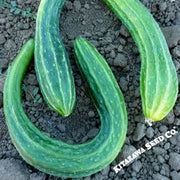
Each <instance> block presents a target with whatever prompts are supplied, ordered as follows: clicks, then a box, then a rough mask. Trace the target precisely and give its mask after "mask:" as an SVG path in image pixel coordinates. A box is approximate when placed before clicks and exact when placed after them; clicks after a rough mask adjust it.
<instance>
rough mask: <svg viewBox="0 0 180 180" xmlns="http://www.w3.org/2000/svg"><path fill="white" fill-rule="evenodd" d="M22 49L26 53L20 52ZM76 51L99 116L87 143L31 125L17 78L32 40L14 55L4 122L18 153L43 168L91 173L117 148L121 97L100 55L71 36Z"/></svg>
mask: <svg viewBox="0 0 180 180" xmlns="http://www.w3.org/2000/svg"><path fill="white" fill-rule="evenodd" d="M27 51H28V52H29V53H28V55H26V54H25V53H24V52H27ZM75 52H76V55H77V57H78V59H77V62H78V64H79V66H80V68H81V71H82V72H83V73H84V77H85V78H86V80H87V83H88V84H89V87H90V90H91V93H92V94H91V95H92V97H93V99H94V102H95V105H96V108H97V110H98V112H99V115H100V119H101V129H100V132H99V133H98V135H97V136H96V137H95V138H94V139H93V140H91V141H90V142H88V143H84V144H77V145H71V144H67V143H65V142H62V141H58V140H55V139H52V138H50V137H48V136H47V135H46V134H45V133H43V132H41V131H40V130H39V129H38V128H37V127H35V126H34V124H33V123H32V122H31V121H30V120H29V118H28V117H27V115H26V114H25V112H24V110H23V107H22V102H21V84H22V79H23V76H24V72H25V70H26V69H27V65H28V64H29V62H30V58H31V56H32V55H33V45H32V44H31V46H29V44H27V45H25V47H24V48H23V50H22V51H21V52H20V54H19V55H18V56H17V58H16V59H15V60H14V62H13V64H12V66H11V68H10V70H9V71H8V75H7V78H6V81H5V86H4V112H5V117H6V123H7V125H8V130H9V133H10V136H11V139H12V141H13V144H14V145H15V147H16V149H17V150H18V152H19V153H20V155H21V156H22V157H23V159H24V160H25V161H26V162H28V163H29V164H30V165H32V166H34V167H35V168H37V169H39V170H41V171H43V172H45V173H49V174H52V175H55V176H60V177H71V178H72V177H73V178H74V177H84V176H88V175H91V174H93V173H96V172H97V171H99V170H101V169H103V168H105V167H106V166H107V165H108V164H109V163H111V162H112V161H113V160H114V159H115V157H116V156H117V154H118V153H119V151H120V149H121V147H122V145H123V143H124V140H125V137H126V131H127V113H126V107H125V103H124V99H123V96H122V93H121V91H120V89H119V87H118V84H117V82H116V80H115V78H114V76H113V74H112V72H111V70H110V68H109V67H108V65H107V64H106V62H105V60H104V59H103V58H102V56H101V55H100V54H99V53H98V52H97V51H96V49H95V48H94V47H93V46H92V45H91V44H89V43H88V42H87V41H85V40H83V39H78V40H76V42H75ZM87 55H88V56H87Z"/></svg>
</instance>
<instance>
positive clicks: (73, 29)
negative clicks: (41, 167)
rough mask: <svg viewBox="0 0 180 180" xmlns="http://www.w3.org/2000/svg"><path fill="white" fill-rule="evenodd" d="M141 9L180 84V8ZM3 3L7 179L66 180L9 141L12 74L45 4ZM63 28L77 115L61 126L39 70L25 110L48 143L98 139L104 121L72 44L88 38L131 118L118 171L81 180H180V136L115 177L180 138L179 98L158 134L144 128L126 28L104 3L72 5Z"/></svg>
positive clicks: (0, 29) (2, 163) (168, 4)
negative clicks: (8, 80) (162, 40)
mask: <svg viewBox="0 0 180 180" xmlns="http://www.w3.org/2000/svg"><path fill="white" fill-rule="evenodd" d="M141 1H142V3H143V4H144V5H145V6H146V7H147V8H148V9H149V11H150V12H151V13H152V14H153V16H154V18H155V19H156V20H157V22H158V23H159V25H160V26H161V28H162V31H163V33H164V35H165V37H166V40H167V42H168V46H169V49H170V52H171V54H172V57H173V61H174V64H175V66H176V70H177V72H178V76H179V79H180V0H174V1H173V0H141ZM0 2H1V1H0ZM4 2H6V7H2V6H1V7H0V179H1V180H55V179H59V180H60V179H61V178H57V177H53V176H50V175H47V174H44V173H41V172H39V171H38V170H36V169H34V168H33V167H31V166H29V165H28V164H26V163H25V162H24V161H23V160H22V158H21V157H20V156H19V154H18V152H17V151H16V149H15V148H14V146H13V145H12V142H11V139H10V137H9V134H8V130H7V126H6V124H5V119H4V115H3V102H2V96H3V83H4V79H5V77H6V70H7V69H8V66H9V65H10V64H11V62H12V60H13V59H14V57H15V56H16V55H17V52H18V51H19V50H20V48H21V47H22V45H23V44H24V43H25V42H26V40H28V39H29V38H30V37H34V32H35V18H34V17H35V15H36V12H37V9H38V6H39V2H40V0H27V1H23V0H17V1H9V0H7V1H4ZM0 4H1V3H0ZM8 4H9V5H8ZM1 5H2V4H1ZM60 28H61V34H62V38H63V42H64V44H65V46H66V49H67V51H68V52H69V55H70V59H71V64H72V66H73V72H74V78H75V83H76V91H77V103H76V107H75V110H74V112H73V114H72V115H71V116H69V117H68V118H62V117H60V116H59V115H58V114H56V113H54V112H53V111H52V110H50V109H49V108H48V106H47V105H46V103H45V102H44V100H43V98H42V95H41V92H40V90H39V86H38V82H37V80H36V75H35V71H34V63H33V62H32V63H31V65H30V67H29V69H28V72H27V75H26V77H25V79H24V83H23V106H24V109H25V111H26V113H27V114H28V116H29V117H30V119H31V120H32V122H33V123H34V124H35V125H36V126H37V127H39V128H40V129H41V130H42V131H44V132H46V133H47V134H48V135H49V136H51V137H54V138H57V139H61V140H63V141H66V142H69V143H83V142H87V141H89V140H91V139H92V138H93V137H95V136H96V134H97V133H98V131H99V129H100V121H99V117H98V114H97V112H96V110H95V108H94V106H93V104H92V102H91V100H90V97H89V94H88V92H87V89H86V88H85V85H84V81H83V79H82V77H81V74H80V73H79V71H78V69H77V67H76V64H75V62H74V55H73V47H72V45H73V40H74V39H75V38H76V37H78V36H83V37H86V38H87V39H88V40H90V41H91V42H92V43H93V44H94V45H95V46H96V47H97V49H98V50H99V52H100V53H101V54H102V55H103V56H104V57H105V59H106V60H107V62H108V64H109V65H110V67H111V69H112V71H113V72H114V74H115V77H116V79H117V81H118V83H119V86H120V87H121V89H122V91H123V93H124V97H125V101H126V104H127V110H128V133H127V137H126V142H125V144H124V146H123V148H122V150H121V152H120V154H119V155H118V157H117V158H116V160H115V161H114V162H113V163H112V164H110V165H109V166H108V167H107V168H105V169H104V170H102V171H101V172H98V173H96V174H94V175H92V176H90V177H86V178H81V179H84V180H90V179H92V180H113V179H115V180H119V179H122V180H126V179H128V180H137V179H138V180H152V179H153V180H168V179H172V180H178V179H180V133H178V134H176V135H175V136H173V137H171V138H169V139H167V138H166V139H165V140H164V141H163V142H161V143H159V144H157V145H156V146H154V147H153V148H152V149H150V150H149V151H146V152H145V153H143V154H141V155H140V156H139V157H138V158H137V159H135V160H134V161H133V162H132V163H131V164H129V165H128V166H126V167H125V168H124V169H123V170H121V171H120V172H119V173H118V174H116V173H115V172H114V171H113V169H112V168H113V167H114V166H115V165H116V164H118V163H119V162H120V161H122V160H124V159H125V158H126V157H127V156H128V155H131V154H132V153H133V152H134V151H136V150H137V149H139V148H140V147H142V146H144V144H145V143H147V142H149V141H152V140H153V139H154V138H156V137H158V136H160V135H163V134H164V133H165V132H166V131H167V130H170V129H172V128H173V127H176V129H177V130H179V129H178V127H179V125H180V98H179V97H180V96H178V99H177V102H176V105H175V107H174V109H173V110H172V111H171V112H170V113H169V115H168V116H167V117H166V118H165V119H164V120H162V121H161V122H158V123H154V124H153V126H152V127H150V126H149V125H148V124H146V123H145V121H144V117H143V115H142V107H141V98H140V91H139V75H140V73H139V72H140V58H139V52H138V49H137V47H136V45H135V43H134V41H133V39H132V38H131V35H130V34H129V33H128V31H127V30H126V28H125V27H124V26H123V25H122V24H121V22H120V21H119V20H118V19H117V18H116V17H115V16H114V15H113V13H111V12H110V11H109V10H108V8H107V7H106V5H105V4H104V3H102V2H101V0H67V1H66V4H65V6H64V8H63V11H62V14H61V20H60Z"/></svg>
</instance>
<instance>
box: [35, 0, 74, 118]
mask: <svg viewBox="0 0 180 180" xmlns="http://www.w3.org/2000/svg"><path fill="white" fill-rule="evenodd" d="M64 2H65V0H53V1H49V0H41V2H40V5H39V8H38V13H37V20H36V36H35V41H36V43H35V69H36V75H37V79H38V82H39V85H40V89H41V92H42V94H43V97H44V99H45V101H46V102H47V104H48V105H49V106H50V107H51V108H52V109H53V110H55V111H56V112H58V113H59V114H61V115H63V116H68V115H70V114H71V112H72V111H73V108H74V104H75V86H74V79H73V74H72V69H71V66H70V61H69V57H68V54H67V52H66V50H65V47H64V45H63V42H62V40H61V37H60V33H59V18H60V12H61V9H62V7H63V4H64Z"/></svg>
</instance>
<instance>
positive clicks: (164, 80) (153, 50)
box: [102, 0, 178, 121]
mask: <svg viewBox="0 0 180 180" xmlns="http://www.w3.org/2000/svg"><path fill="white" fill-rule="evenodd" d="M102 1H104V2H105V3H106V4H107V5H108V6H109V7H110V9H111V10H112V11H113V12H114V13H115V14H116V16H117V17H118V18H119V19H120V20H121V21H122V23H123V24H124V25H125V26H126V27H127V28H128V30H129V32H130V33H131V35H132V37H133V38H134V41H135V42H136V44H137V46H138V47H139V51H140V55H141V60H142V62H141V75H140V84H141V98H142V107H143V112H144V115H145V116H146V118H148V119H149V120H152V121H160V120H161V119H163V118H164V117H165V116H166V115H167V114H168V113H169V112H170V110H171V109H172V108H173V106H174V104H175V101H176V99H177V94H178V79H177V73H176V70H175V67H174V64H173V62H172V58H171V55H170V52H169V49H168V46H167V43H166V40H165V38H164V36H163V34H162V32H161V30H160V27H159V25H158V24H157V22H156V21H155V20H154V18H153V17H152V15H151V14H150V13H149V12H148V10H147V9H146V8H145V7H144V5H143V4H142V3H141V2H139V1H138V0H102Z"/></svg>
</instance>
